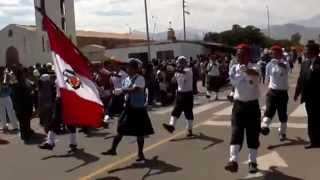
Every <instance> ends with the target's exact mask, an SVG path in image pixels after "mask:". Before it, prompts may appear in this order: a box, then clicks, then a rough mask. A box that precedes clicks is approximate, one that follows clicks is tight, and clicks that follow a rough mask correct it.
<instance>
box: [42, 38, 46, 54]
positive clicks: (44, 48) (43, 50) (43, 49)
mask: <svg viewBox="0 0 320 180" xmlns="http://www.w3.org/2000/svg"><path fill="white" fill-rule="evenodd" d="M42 52H46V47H45V41H44V37H43V36H42Z"/></svg>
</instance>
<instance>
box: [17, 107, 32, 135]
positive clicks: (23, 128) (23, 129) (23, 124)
mask: <svg viewBox="0 0 320 180" xmlns="http://www.w3.org/2000/svg"><path fill="white" fill-rule="evenodd" d="M31 117H32V110H30V111H25V112H17V118H18V120H19V125H20V134H21V139H22V140H29V139H30V138H31V136H32V134H33V130H32V129H31V125H30V122H31Z"/></svg>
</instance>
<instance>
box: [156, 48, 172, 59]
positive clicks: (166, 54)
mask: <svg viewBox="0 0 320 180" xmlns="http://www.w3.org/2000/svg"><path fill="white" fill-rule="evenodd" d="M157 59H162V60H166V59H174V52H173V51H172V50H168V51H158V52H157Z"/></svg>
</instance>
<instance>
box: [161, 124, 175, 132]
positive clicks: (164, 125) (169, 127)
mask: <svg viewBox="0 0 320 180" xmlns="http://www.w3.org/2000/svg"><path fill="white" fill-rule="evenodd" d="M162 126H163V127H164V128H165V129H166V130H167V131H168V132H169V133H173V132H174V131H175V128H174V127H173V126H171V125H168V124H162Z"/></svg>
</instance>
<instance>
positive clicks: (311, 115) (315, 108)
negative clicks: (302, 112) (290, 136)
mask: <svg viewBox="0 0 320 180" xmlns="http://www.w3.org/2000/svg"><path fill="white" fill-rule="evenodd" d="M319 53H320V49H319V45H318V44H316V43H315V42H309V43H308V45H307V52H306V55H307V60H306V61H304V62H303V63H302V66H301V71H300V76H299V79H298V82H297V87H296V92H295V96H294V100H295V101H297V100H298V98H299V96H301V103H304V102H305V106H306V111H307V115H308V135H309V139H310V145H308V146H306V147H305V148H306V149H312V148H320V111H319V107H320V94H319V92H320V85H319V82H320V58H319Z"/></svg>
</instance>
